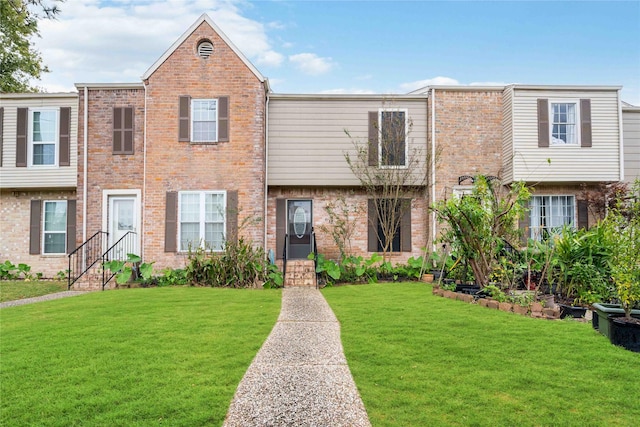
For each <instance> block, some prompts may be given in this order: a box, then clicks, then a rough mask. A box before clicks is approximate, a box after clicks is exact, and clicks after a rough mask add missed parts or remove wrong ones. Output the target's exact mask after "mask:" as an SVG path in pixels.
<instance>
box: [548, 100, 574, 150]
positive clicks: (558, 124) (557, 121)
mask: <svg viewBox="0 0 640 427" xmlns="http://www.w3.org/2000/svg"><path fill="white" fill-rule="evenodd" d="M578 112H579V110H578V103H577V102H551V108H550V115H551V117H550V121H551V144H552V145H565V144H566V145H569V144H570V145H576V144H578V141H579V138H578V129H579V126H578V117H579V116H578Z"/></svg>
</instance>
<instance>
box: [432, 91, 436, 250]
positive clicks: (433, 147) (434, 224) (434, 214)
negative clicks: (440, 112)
mask: <svg viewBox="0 0 640 427" xmlns="http://www.w3.org/2000/svg"><path fill="white" fill-rule="evenodd" d="M435 202H436V88H434V87H432V88H431V203H435ZM431 245H432V249H433V250H434V251H435V250H436V212H435V211H433V210H432V211H431Z"/></svg>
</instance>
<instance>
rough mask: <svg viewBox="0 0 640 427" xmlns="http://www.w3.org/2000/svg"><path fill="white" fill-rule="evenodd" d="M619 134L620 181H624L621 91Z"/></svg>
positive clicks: (619, 100)
mask: <svg viewBox="0 0 640 427" xmlns="http://www.w3.org/2000/svg"><path fill="white" fill-rule="evenodd" d="M618 132H619V133H620V144H619V148H618V150H619V152H618V158H619V159H620V174H619V175H618V176H619V178H620V181H624V123H623V119H622V100H621V99H620V90H618Z"/></svg>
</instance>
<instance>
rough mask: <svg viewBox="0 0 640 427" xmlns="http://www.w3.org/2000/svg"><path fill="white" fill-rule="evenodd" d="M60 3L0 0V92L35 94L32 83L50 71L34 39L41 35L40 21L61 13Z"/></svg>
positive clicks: (42, 0) (40, 0)
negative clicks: (34, 45) (34, 43)
mask: <svg viewBox="0 0 640 427" xmlns="http://www.w3.org/2000/svg"><path fill="white" fill-rule="evenodd" d="M60 1H63V0H53V4H49V3H47V2H46V0H0V92H35V91H36V90H37V89H36V88H34V87H33V86H31V85H30V84H29V81H30V80H31V79H39V78H40V76H41V75H42V73H47V72H49V69H48V68H47V66H46V65H44V64H43V63H42V58H41V57H40V53H39V52H38V51H37V50H35V48H34V47H33V44H32V37H34V36H38V35H39V33H38V19H41V18H45V19H53V18H55V16H56V15H57V14H58V13H59V12H60V9H59V8H58V6H57V4H55V3H57V2H60ZM37 11H41V12H37Z"/></svg>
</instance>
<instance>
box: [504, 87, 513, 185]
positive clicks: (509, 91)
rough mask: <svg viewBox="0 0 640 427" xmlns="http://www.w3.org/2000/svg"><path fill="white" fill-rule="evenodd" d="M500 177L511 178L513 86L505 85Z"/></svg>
mask: <svg viewBox="0 0 640 427" xmlns="http://www.w3.org/2000/svg"><path fill="white" fill-rule="evenodd" d="M502 170H503V173H502V179H503V181H504V182H511V181H512V180H513V179H512V178H513V87H511V86H509V87H507V88H506V89H505V90H504V92H503V94H502Z"/></svg>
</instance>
